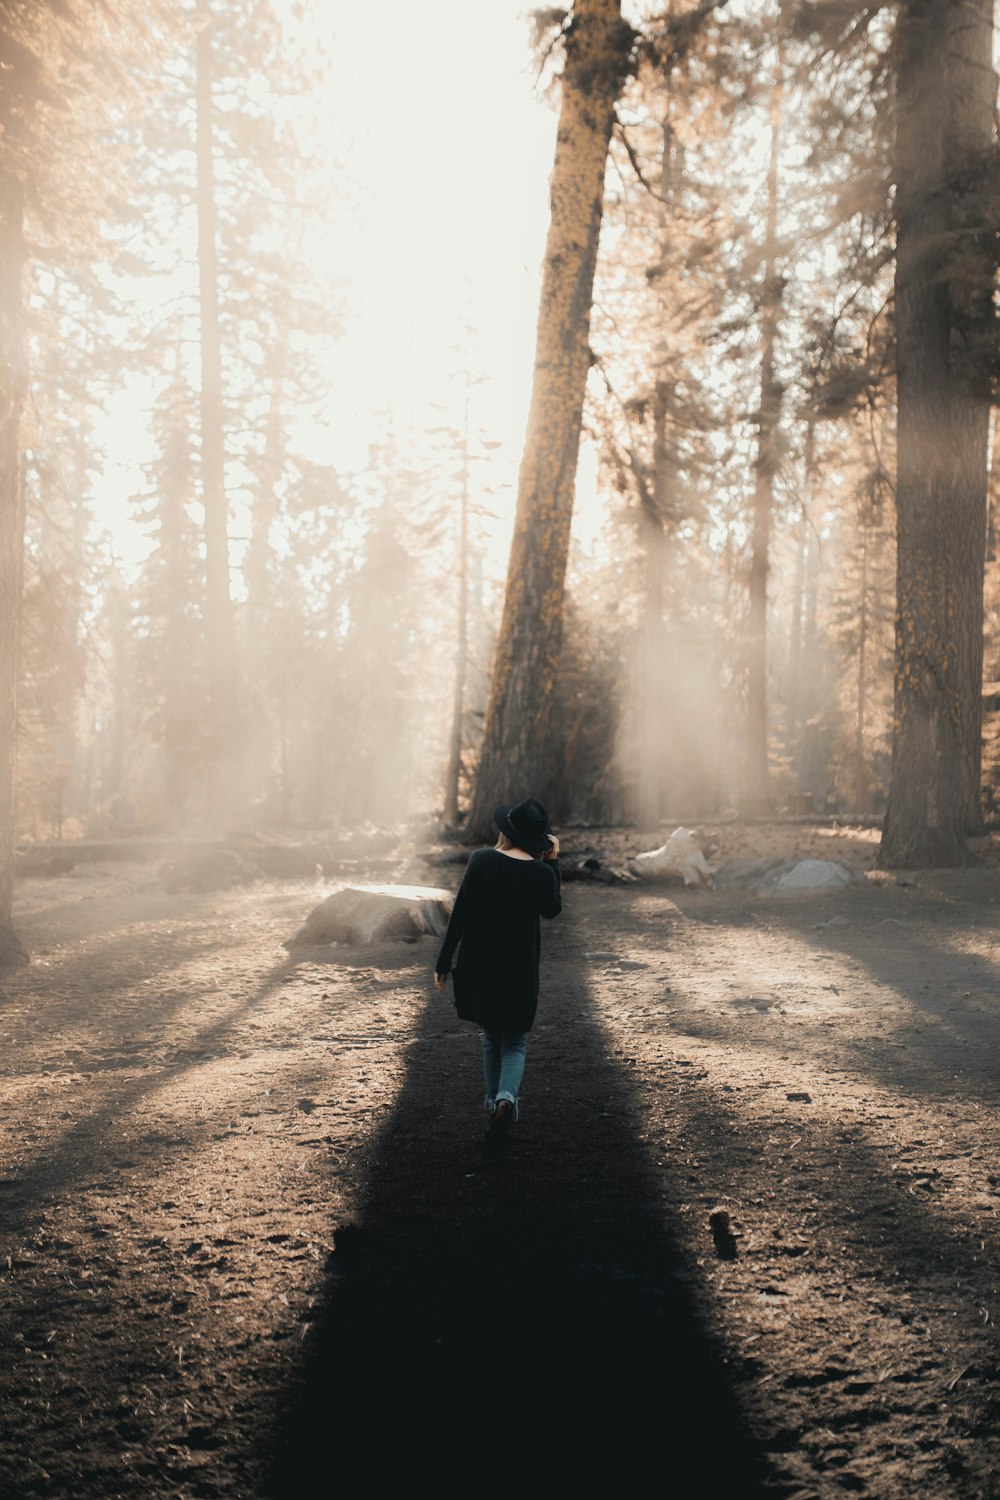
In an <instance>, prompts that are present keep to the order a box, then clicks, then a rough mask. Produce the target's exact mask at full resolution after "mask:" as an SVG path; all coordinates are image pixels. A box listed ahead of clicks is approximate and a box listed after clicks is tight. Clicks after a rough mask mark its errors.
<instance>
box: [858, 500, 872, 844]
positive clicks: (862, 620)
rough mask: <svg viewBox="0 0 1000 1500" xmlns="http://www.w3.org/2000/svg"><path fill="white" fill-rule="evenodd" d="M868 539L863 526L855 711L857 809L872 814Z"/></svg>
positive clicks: (859, 812) (867, 528)
mask: <svg viewBox="0 0 1000 1500" xmlns="http://www.w3.org/2000/svg"><path fill="white" fill-rule="evenodd" d="M868 537H869V527H868V522H867V520H862V523H861V598H860V600H859V604H858V682H857V701H856V703H855V710H854V810H855V812H856V813H858V814H862V813H865V812H867V811H868V774H867V770H866V768H865V708H866V706H867V705H866V702H865V700H866V698H867V696H868Z"/></svg>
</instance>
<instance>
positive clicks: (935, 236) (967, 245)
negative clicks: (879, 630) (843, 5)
mask: <svg viewBox="0 0 1000 1500" xmlns="http://www.w3.org/2000/svg"><path fill="white" fill-rule="evenodd" d="M897 26H898V34H897V42H896V53H897V59H898V62H897V66H898V75H897V126H896V158H897V160H896V177H897V182H896V233H897V249H896V288H895V296H896V338H897V411H898V416H897V424H898V443H897V447H898V455H899V456H898V476H897V486H896V488H897V502H896V516H897V522H896V524H897V577H896V658H895V673H894V710H893V745H892V772H891V779H890V786H889V807H888V812H887V814H886V822H885V828H884V830H883V835H882V845H881V849H880V851H879V861H880V863H881V864H882V865H883V866H884V867H886V868H899V867H907V866H916V867H920V866H928V865H958V864H965V863H968V862H969V860H970V859H971V858H972V856H971V855H970V852H969V849H968V846H967V844H966V842H965V829H966V827H967V826H968V825H969V824H970V823H971V824H972V826H974V827H975V826H977V819H978V779H979V755H980V747H979V737H980V722H981V712H982V704H981V695H982V683H981V677H982V629H983V618H982V600H983V567H984V558H985V536H986V488H987V467H986V465H987V456H988V455H987V447H988V436H989V407H988V399H987V396H986V389H985V382H984V381H982V380H981V378H980V366H981V363H982V348H981V340H982V336H983V334H984V333H985V332H986V330H987V328H988V322H987V317H988V308H989V298H990V286H991V282H990V270H989V263H988V259H985V258H984V251H983V242H984V240H986V239H987V238H988V237H987V236H986V234H985V233H984V231H983V228H982V224H981V213H979V214H978V215H976V210H975V206H974V205H973V203H972V201H971V197H972V184H974V183H979V181H980V178H979V172H980V169H981V167H982V165H983V162H984V160H985V155H986V151H987V149H988V146H989V138H990V130H991V128H992V117H993V104H994V100H995V79H994V75H993V71H992V14H991V9H990V8H986V7H985V6H984V0H971V3H969V4H963V5H961V6H960V5H959V4H958V3H957V0H910V3H909V4H907V5H905V6H904V7H903V8H902V9H901V11H900V13H899V20H898V22H897ZM942 59H943V60H944V66H943V67H942ZM942 91H943V93H944V98H943V99H942ZM980 186H981V183H980ZM980 208H981V205H980ZM970 221H971V222H972V224H973V225H975V226H977V227H975V228H973V229H972V231H971V232H970V230H969V226H970ZM973 782H974V783H975V786H973Z"/></svg>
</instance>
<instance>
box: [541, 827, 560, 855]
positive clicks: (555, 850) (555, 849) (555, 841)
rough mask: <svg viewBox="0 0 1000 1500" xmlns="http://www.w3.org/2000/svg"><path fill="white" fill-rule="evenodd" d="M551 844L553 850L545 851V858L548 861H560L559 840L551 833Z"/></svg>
mask: <svg viewBox="0 0 1000 1500" xmlns="http://www.w3.org/2000/svg"><path fill="white" fill-rule="evenodd" d="M549 842H550V843H551V845H552V848H551V849H547V850H546V851H545V856H544V857H545V858H546V859H558V858H559V840H558V839H557V838H556V836H555V834H554V833H550V834H549Z"/></svg>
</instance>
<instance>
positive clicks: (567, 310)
mask: <svg viewBox="0 0 1000 1500" xmlns="http://www.w3.org/2000/svg"><path fill="white" fill-rule="evenodd" d="M629 40H630V33H629V31H628V29H627V28H626V27H625V26H624V25H623V23H622V20H621V7H620V3H619V0H578V3H577V4H576V5H575V6H574V9H573V21H572V27H571V29H570V33H569V36H568V40H567V48H566V65H565V70H564V74H563V82H562V105H561V109H560V114H559V128H558V134H557V138H556V152H555V164H554V167H553V172H552V181H551V205H552V217H551V221H550V225H549V233H548V239H547V242H546V247H545V263H544V268H543V275H542V295H541V304H540V307H539V314H538V339H537V346H536V354H535V371H534V381H533V385H532V394H531V407H530V411H529V416H528V430H527V436H526V439H525V449H524V456H523V459H522V462H521V471H520V476H519V480H518V497H517V515H516V519H515V523H514V536H513V540H512V543H511V551H510V561H509V564H508V569H507V585H506V593H505V597H504V609H503V618H502V621H501V626H500V635H499V639H498V642H497V649H496V656H495V659H494V665H493V676H492V682H491V686H490V697H489V705H488V708H487V713H486V727H485V734H484V741H483V751H482V758H481V761H480V766H479V773H478V776H477V779H476V787H475V793H474V796H473V802H472V807H471V809H470V814H469V819H468V832H469V835H470V836H471V837H472V838H479V837H485V836H489V835H490V834H491V833H492V831H493V809H494V807H495V805H496V804H497V803H498V802H501V801H504V800H517V799H520V798H522V797H530V796H539V795H544V794H545V790H546V786H547V783H548V780H549V776H548V771H547V753H548V747H549V732H550V717H551V708H552V701H553V694H554V688H555V678H556V672H557V670H558V665H559V651H560V645H561V638H562V618H563V588H564V583H565V576H566V559H567V554H568V551H569V533H570V520H571V516H572V509H573V490H574V484H575V479H576V464H577V453H578V449H579V443H580V422H581V418H582V412H583V399H584V391H585V388H586V384H587V372H588V369H589V367H590V344H589V335H590V310H591V298H592V294H593V284H594V267H595V265H596V261H597V245H598V237H599V234H600V228H601V215H602V211H603V206H604V174H605V168H606V163H607V152H608V141H609V139H610V135H611V126H612V121H613V117H614V105H615V100H616V99H617V97H618V93H619V90H620V88H621V83H622V79H623V76H624V69H625V65H626V61H627V55H628V45H629Z"/></svg>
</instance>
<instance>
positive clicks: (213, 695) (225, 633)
mask: <svg viewBox="0 0 1000 1500" xmlns="http://www.w3.org/2000/svg"><path fill="white" fill-rule="evenodd" d="M196 103H197V140H196V152H197V166H198V273H199V298H200V309H201V483H202V503H203V505H204V509H205V622H206V632H207V637H208V659H209V702H210V709H211V713H212V716H213V723H212V726H211V729H212V738H213V739H214V741H215V743H216V746H217V755H216V757H215V765H214V775H213V777H212V778H211V782H210V802H209V805H210V807H211V809H212V811H219V812H221V813H222V814H223V815H225V814H227V813H230V812H231V811H232V809H233V807H234V805H235V803H236V800H237V798H236V786H235V777H234V772H235V754H234V748H235V742H236V727H237V726H236V634H235V627H234V622H233V608H232V600H231V598H230V590H229V525H228V508H227V504H226V485H225V447H224V437H223V419H222V341H221V336H220V332H219V275H218V262H217V254H216V210H215V172H214V164H213V150H212V42H211V8H210V6H209V3H208V0H199V6H198V41H197V83H196Z"/></svg>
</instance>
